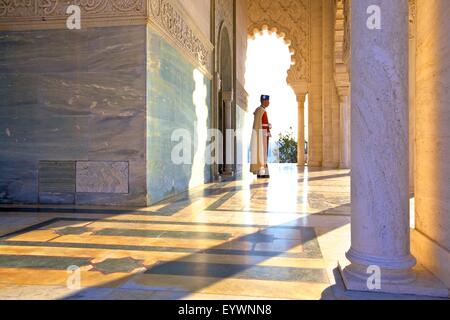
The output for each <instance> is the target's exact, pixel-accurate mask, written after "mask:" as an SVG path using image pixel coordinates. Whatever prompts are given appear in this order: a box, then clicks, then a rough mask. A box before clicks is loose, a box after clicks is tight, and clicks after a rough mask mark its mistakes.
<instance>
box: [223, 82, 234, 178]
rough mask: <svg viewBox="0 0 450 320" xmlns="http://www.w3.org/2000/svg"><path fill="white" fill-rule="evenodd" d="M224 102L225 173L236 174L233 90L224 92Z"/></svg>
mask: <svg viewBox="0 0 450 320" xmlns="http://www.w3.org/2000/svg"><path fill="white" fill-rule="evenodd" d="M222 99H223V102H224V103H225V130H226V132H224V133H223V134H224V140H225V154H224V161H225V166H224V169H225V171H224V173H223V174H224V175H233V174H234V170H233V167H234V143H235V141H234V133H233V132H232V131H230V130H232V129H233V115H232V114H233V112H232V111H233V92H232V91H229V92H224V93H223V94H222Z"/></svg>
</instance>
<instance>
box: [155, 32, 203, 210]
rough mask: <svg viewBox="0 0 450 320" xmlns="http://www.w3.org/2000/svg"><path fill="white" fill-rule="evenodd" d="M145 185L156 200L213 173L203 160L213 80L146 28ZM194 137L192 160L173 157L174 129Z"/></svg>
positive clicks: (199, 181)
mask: <svg viewBox="0 0 450 320" xmlns="http://www.w3.org/2000/svg"><path fill="white" fill-rule="evenodd" d="M147 39H148V68H147V75H148V76H147V81H148V82H147V88H148V89H147V90H148V93H147V190H148V202H149V203H155V202H158V201H160V200H162V199H164V198H167V197H168V196H171V195H174V194H177V193H180V192H183V191H186V190H187V189H189V188H190V187H194V186H197V185H199V184H202V183H204V182H207V181H209V179H210V169H209V166H207V165H206V164H205V149H206V143H207V137H206V135H207V128H208V121H209V114H210V110H209V109H210V107H209V106H210V81H209V80H207V79H206V78H205V77H204V76H203V75H201V74H200V73H199V72H198V71H197V70H196V69H195V67H194V66H192V65H191V64H190V63H189V62H187V61H186V60H185V59H184V58H183V57H182V56H181V55H180V54H179V53H178V52H177V51H176V50H175V49H174V48H173V47H171V46H170V45H169V44H168V43H167V42H166V41H165V40H164V39H163V38H161V37H160V36H159V35H158V34H157V33H155V32H154V31H152V29H151V28H148V36H147ZM180 129H182V130H185V131H186V132H187V133H188V134H189V136H190V137H191V142H190V143H189V146H190V147H191V150H190V160H191V161H190V163H189V164H184V165H178V164H176V163H174V162H173V161H172V150H173V148H174V147H175V146H176V145H177V144H178V143H177V142H173V141H172V139H171V138H172V134H173V133H174V131H175V130H180Z"/></svg>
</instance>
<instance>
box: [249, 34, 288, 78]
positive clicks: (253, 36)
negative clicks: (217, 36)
mask: <svg viewBox="0 0 450 320" xmlns="http://www.w3.org/2000/svg"><path fill="white" fill-rule="evenodd" d="M264 31H267V32H269V34H276V36H277V37H278V38H281V39H283V40H284V43H285V44H286V46H287V47H288V48H289V52H290V54H291V67H290V68H289V70H288V82H289V83H291V81H289V80H290V79H292V77H290V74H291V73H293V72H295V71H294V69H293V67H292V66H294V65H295V64H296V60H295V52H296V49H295V47H294V46H293V45H292V40H290V39H289V36H288V35H287V34H286V32H288V30H284V29H281V30H280V29H278V28H276V27H273V28H270V27H269V26H268V25H263V26H261V27H260V28H258V27H257V28H254V29H253V30H252V31H251V32H249V33H248V37H249V38H250V39H255V38H256V35H257V34H262V33H263V32H264Z"/></svg>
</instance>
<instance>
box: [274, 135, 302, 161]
mask: <svg viewBox="0 0 450 320" xmlns="http://www.w3.org/2000/svg"><path fill="white" fill-rule="evenodd" d="M276 145H277V147H276V148H275V150H274V152H273V153H274V156H275V157H276V158H277V159H278V162H279V163H297V141H296V140H295V137H294V133H293V132H292V128H290V131H288V132H286V133H285V134H280V136H279V137H278V141H277V143H276Z"/></svg>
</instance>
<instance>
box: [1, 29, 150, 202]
mask: <svg viewBox="0 0 450 320" xmlns="http://www.w3.org/2000/svg"><path fill="white" fill-rule="evenodd" d="M145 66H146V28H145V27H143V26H140V27H139V26H133V27H115V28H94V29H82V30H79V31H74V30H42V31H25V32H0V97H1V98H0V203H30V204H35V203H38V202H42V201H43V200H45V201H48V202H52V203H53V202H64V203H72V204H73V203H76V204H99V205H103V204H104V205H116V204H117V205H119V204H126V205H138V206H141V205H142V206H143V205H145V204H146V195H147V194H146V159H145V157H146V152H145V150H146V139H145V131H146V120H145V118H146V117H145V116H146V68H145ZM45 160H52V161H67V160H69V161H81V160H83V161H123V162H128V163H129V168H130V172H129V189H130V190H129V193H128V194H97V193H77V194H65V195H57V194H45V195H44V194H42V193H41V194H39V190H38V188H39V187H38V185H39V184H38V167H39V162H40V161H45ZM94 178H95V177H94Z"/></svg>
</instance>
